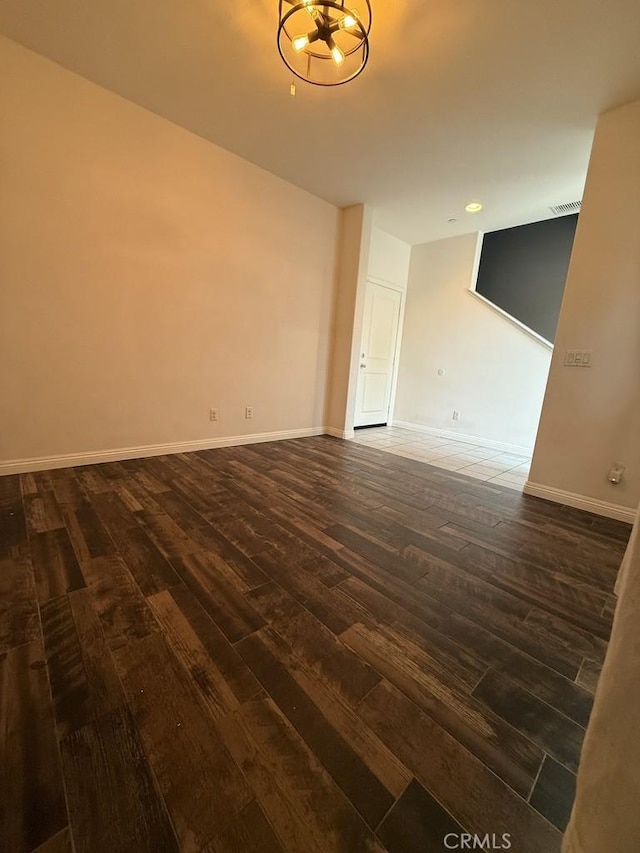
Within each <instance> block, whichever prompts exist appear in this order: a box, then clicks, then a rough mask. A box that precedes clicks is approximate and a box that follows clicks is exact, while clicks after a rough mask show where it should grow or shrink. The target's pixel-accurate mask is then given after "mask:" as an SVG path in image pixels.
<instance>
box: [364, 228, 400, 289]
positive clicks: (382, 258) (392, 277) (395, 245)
mask: <svg viewBox="0 0 640 853" xmlns="http://www.w3.org/2000/svg"><path fill="white" fill-rule="evenodd" d="M410 263H411V246H410V245H409V244H408V243H405V242H404V241H403V240H400V239H399V238H398V237H394V236H393V234H388V233H387V232H386V231H383V230H382V229H381V228H378V227H377V226H376V225H374V226H373V228H372V229H371V245H370V249H369V266H368V275H369V277H370V278H375V279H379V280H380V281H383V282H384V281H386V282H389V283H390V284H393V285H395V286H396V287H398V288H399V289H400V290H406V289H407V281H408V279H409V264H410Z"/></svg>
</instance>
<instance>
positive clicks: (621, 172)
mask: <svg viewBox="0 0 640 853" xmlns="http://www.w3.org/2000/svg"><path fill="white" fill-rule="evenodd" d="M638 198H640V102H636V103H634V104H629V105H627V106H625V107H622V108H620V109H616V110H612V111H611V112H608V113H605V114H604V115H602V116H601V117H600V120H599V122H598V127H597V131H596V135H595V140H594V146H593V151H592V156H591V162H590V165H589V172H588V176H587V183H586V188H585V193H584V200H583V205H582V212H581V214H580V220H579V223H578V230H577V233H576V239H575V243H574V247H573V254H572V258H571V265H570V268H569V277H568V280H567V287H566V290H565V296H564V301H563V303H562V310H561V313H560V322H559V325H558V332H557V335H556V349H555V355H554V359H553V363H552V365H551V373H550V376H549V385H548V388H547V393H546V396H545V401H544V408H543V412H542V420H541V423H540V432H539V436H538V441H537V443H536V449H535V455H534V459H533V465H532V468H531V475H530V481H531V482H532V483H535V484H538V485H542V486H544V487H545V488H549V487H550V488H552V489H559V490H564V491H567V492H571V493H574V494H577V495H582V496H586V497H588V498H590V499H592V500H595V501H603V502H605V503H613V504H618V505H621V506H624V507H634V506H635V505H636V504H637V503H638V500H639V499H640V211H639V208H638ZM567 349H587V350H592V352H593V357H592V367H591V368H588V369H586V368H579V369H578V368H568V367H564V352H565V350H567ZM613 462H621V463H623V464H625V465H626V467H627V472H626V477H625V479H624V481H623V482H622V483H621V484H620V485H619V486H612V485H610V484H609V483H608V482H607V480H606V475H607V472H608V470H609V468H610V467H611V465H612V463H613Z"/></svg>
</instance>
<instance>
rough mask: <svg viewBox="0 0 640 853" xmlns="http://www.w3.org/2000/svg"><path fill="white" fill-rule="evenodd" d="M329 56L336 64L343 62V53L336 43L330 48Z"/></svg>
mask: <svg viewBox="0 0 640 853" xmlns="http://www.w3.org/2000/svg"><path fill="white" fill-rule="evenodd" d="M331 56H333V61H334V62H335V64H336V65H342V63H343V62H344V53H343V52H342V51H341V50H340V48H339V47H338V45H337V44H334V46H333V47H332V48H331Z"/></svg>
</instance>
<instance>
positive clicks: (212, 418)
mask: <svg viewBox="0 0 640 853" xmlns="http://www.w3.org/2000/svg"><path fill="white" fill-rule="evenodd" d="M209 420H210V421H217V420H218V410H217V409H209Z"/></svg>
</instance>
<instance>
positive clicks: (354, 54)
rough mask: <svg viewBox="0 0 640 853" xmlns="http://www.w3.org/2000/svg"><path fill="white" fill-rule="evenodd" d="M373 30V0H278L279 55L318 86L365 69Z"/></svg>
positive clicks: (343, 79)
mask: <svg viewBox="0 0 640 853" xmlns="http://www.w3.org/2000/svg"><path fill="white" fill-rule="evenodd" d="M347 3H348V5H347ZM370 30H371V4H370V2H369V0H326V2H324V3H315V2H312V0H280V10H279V26H278V50H279V51H280V56H281V57H282V59H283V61H284V63H285V65H286V66H287V67H288V68H289V69H290V70H291V71H292V72H293V73H294V74H295V75H296V77H299V78H300V79H301V80H306V82H307V83H313V84H314V85H315V86H339V85H341V84H342V83H348V82H349V80H353V79H354V78H355V77H357V76H358V74H360V73H361V72H362V71H363V70H364V67H365V65H366V64H367V60H368V59H369V32H370Z"/></svg>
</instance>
